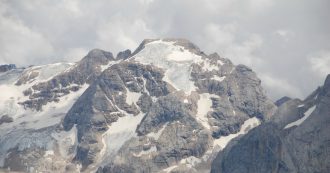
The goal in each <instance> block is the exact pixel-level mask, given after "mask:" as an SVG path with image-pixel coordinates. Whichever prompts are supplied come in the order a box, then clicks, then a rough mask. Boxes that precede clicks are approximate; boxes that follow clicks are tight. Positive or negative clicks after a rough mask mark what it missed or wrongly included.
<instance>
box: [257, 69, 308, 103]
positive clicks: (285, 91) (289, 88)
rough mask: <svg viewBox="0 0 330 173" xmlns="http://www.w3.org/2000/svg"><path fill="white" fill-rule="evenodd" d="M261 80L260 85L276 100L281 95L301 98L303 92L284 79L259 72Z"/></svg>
mask: <svg viewBox="0 0 330 173" xmlns="http://www.w3.org/2000/svg"><path fill="white" fill-rule="evenodd" d="M258 76H259V77H260V79H261V81H262V86H264V87H265V88H266V91H267V94H268V95H270V96H271V98H273V99H274V101H276V99H279V98H280V97H282V96H289V97H292V98H296V97H299V98H302V97H303V94H302V92H301V90H300V89H299V88H298V87H296V86H294V85H292V84H291V83H289V82H288V81H287V80H285V79H280V78H277V77H275V76H272V75H270V74H259V75H258Z"/></svg>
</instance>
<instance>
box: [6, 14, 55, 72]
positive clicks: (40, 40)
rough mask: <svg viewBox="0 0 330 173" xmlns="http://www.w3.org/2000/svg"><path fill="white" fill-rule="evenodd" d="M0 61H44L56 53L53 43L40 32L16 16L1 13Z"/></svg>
mask: <svg viewBox="0 0 330 173" xmlns="http://www.w3.org/2000/svg"><path fill="white" fill-rule="evenodd" d="M0 33H1V36H0V57H1V59H0V63H16V64H18V65H26V64H29V63H31V62H36V61H39V62H43V61H44V60H46V59H47V58H49V57H50V55H52V54H53V53H54V50H53V47H52V45H51V44H50V43H49V42H48V40H47V39H46V38H45V37H44V36H43V35H42V34H40V33H38V32H35V31H33V30H32V29H30V28H29V27H27V26H25V25H24V24H23V22H22V21H20V20H18V19H16V18H13V17H11V18H9V17H5V16H4V14H3V13H2V14H0Z"/></svg>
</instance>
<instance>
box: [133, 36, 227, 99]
mask: <svg viewBox="0 0 330 173" xmlns="http://www.w3.org/2000/svg"><path fill="white" fill-rule="evenodd" d="M175 43H176V42H175V41H164V40H156V41H152V42H149V43H147V44H145V45H144V48H143V49H142V50H141V51H139V52H138V53H137V54H135V55H134V56H133V57H132V58H130V60H135V61H138V62H139V63H141V64H145V65H150V64H152V65H154V66H156V67H159V68H161V69H164V71H165V76H164V78H163V80H164V81H166V82H168V83H169V84H171V85H172V86H173V87H174V88H176V89H177V90H182V91H184V92H185V93H186V94H187V95H189V94H190V93H191V92H192V91H195V90H196V86H195V85H194V82H193V81H192V80H191V76H190V74H191V71H192V64H199V65H201V66H202V69H203V70H204V71H212V70H219V65H220V66H221V65H223V62H222V61H220V60H219V61H218V62H217V64H216V65H214V64H210V62H209V61H208V60H207V59H205V58H203V57H202V56H201V55H197V54H195V53H193V52H191V51H190V50H188V49H186V48H185V47H183V46H180V45H177V44H175Z"/></svg>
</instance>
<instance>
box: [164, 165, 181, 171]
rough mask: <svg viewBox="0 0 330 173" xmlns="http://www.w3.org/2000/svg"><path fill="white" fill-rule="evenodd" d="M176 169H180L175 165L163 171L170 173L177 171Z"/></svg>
mask: <svg viewBox="0 0 330 173" xmlns="http://www.w3.org/2000/svg"><path fill="white" fill-rule="evenodd" d="M176 167H178V166H177V165H174V166H170V167H168V168H166V169H163V171H164V172H166V173H170V172H171V171H172V170H173V169H175V168H176Z"/></svg>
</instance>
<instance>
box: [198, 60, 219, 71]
mask: <svg viewBox="0 0 330 173" xmlns="http://www.w3.org/2000/svg"><path fill="white" fill-rule="evenodd" d="M202 69H203V71H213V70H216V71H219V66H218V64H211V62H210V61H209V60H205V61H204V62H203V64H202Z"/></svg>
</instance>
